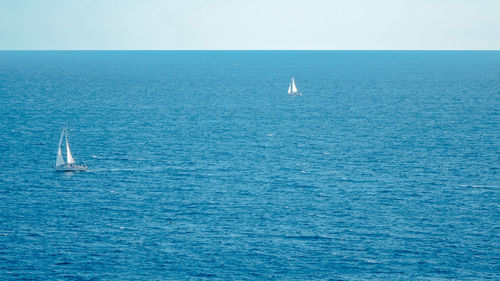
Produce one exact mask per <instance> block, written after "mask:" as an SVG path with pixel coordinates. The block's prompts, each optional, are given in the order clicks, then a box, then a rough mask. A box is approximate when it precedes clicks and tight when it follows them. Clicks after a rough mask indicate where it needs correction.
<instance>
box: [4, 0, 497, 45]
mask: <svg viewBox="0 0 500 281" xmlns="http://www.w3.org/2000/svg"><path fill="white" fill-rule="evenodd" d="M499 15H500V0H372V1H370V0H306V1H303V0H301V1H294V0H288V1H285V0H249V1H239V0H232V1H231V0H212V1H210V0H205V1H203V0H163V1H161V0H43V1H42V0H0V49H1V50H89V49H90V50H108V49H113V50H443V49H444V50H463V49H465V50H469V49H471V50H482V49H489V50H492V49H493V50H498V49H500V16H499Z"/></svg>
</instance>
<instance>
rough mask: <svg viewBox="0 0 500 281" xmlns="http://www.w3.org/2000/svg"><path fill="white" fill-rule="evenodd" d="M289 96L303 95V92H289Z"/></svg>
mask: <svg viewBox="0 0 500 281" xmlns="http://www.w3.org/2000/svg"><path fill="white" fill-rule="evenodd" d="M288 95H289V96H302V93H301V92H295V93H288Z"/></svg>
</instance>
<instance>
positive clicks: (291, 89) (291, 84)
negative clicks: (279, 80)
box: [288, 76, 302, 96]
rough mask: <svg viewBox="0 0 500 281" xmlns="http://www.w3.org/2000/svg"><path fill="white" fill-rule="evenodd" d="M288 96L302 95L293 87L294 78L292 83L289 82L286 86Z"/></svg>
mask: <svg viewBox="0 0 500 281" xmlns="http://www.w3.org/2000/svg"><path fill="white" fill-rule="evenodd" d="M288 94H289V95H290V96H301V95H302V93H301V92H299V90H297V86H295V78H293V76H292V81H291V82H290V86H288Z"/></svg>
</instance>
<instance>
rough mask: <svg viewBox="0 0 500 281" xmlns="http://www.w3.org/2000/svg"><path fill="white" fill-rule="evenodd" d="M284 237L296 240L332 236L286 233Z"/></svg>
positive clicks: (325, 238) (322, 238)
mask: <svg viewBox="0 0 500 281" xmlns="http://www.w3.org/2000/svg"><path fill="white" fill-rule="evenodd" d="M284 238H287V239H297V240H332V239H333V238H331V237H327V236H321V235H286V236H284Z"/></svg>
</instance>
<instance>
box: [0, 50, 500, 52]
mask: <svg viewBox="0 0 500 281" xmlns="http://www.w3.org/2000/svg"><path fill="white" fill-rule="evenodd" d="M16 51H27V52H30V51H41V52H43V51H79V52H81V51H125V52H128V51H132V52H133V51H176V52H177V51H190V52H191V51H194V52H196V51H215V52H218V51H249V52H252V51H257V52H259V51H278V52H281V51H285V52H294V51H298V52H302V51H313V52H314V51H500V49H0V52H16Z"/></svg>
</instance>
